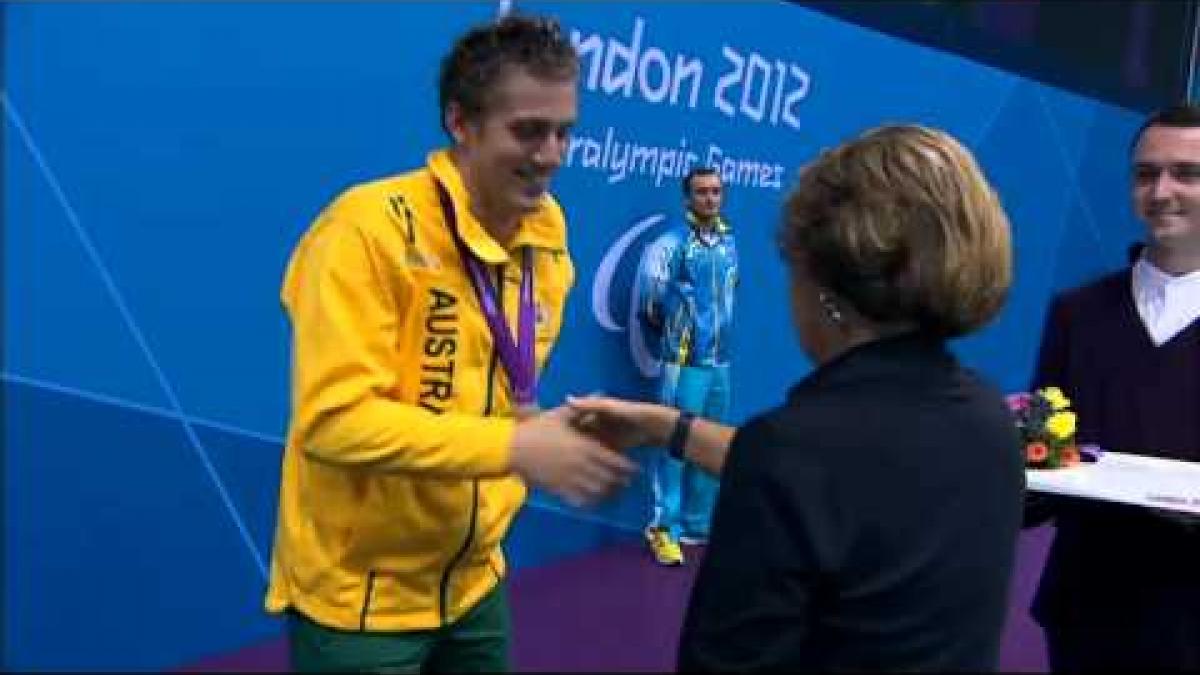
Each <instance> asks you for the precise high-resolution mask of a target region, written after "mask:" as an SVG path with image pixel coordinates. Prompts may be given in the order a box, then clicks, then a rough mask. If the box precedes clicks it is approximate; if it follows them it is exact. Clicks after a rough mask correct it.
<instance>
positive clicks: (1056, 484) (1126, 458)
mask: <svg viewBox="0 0 1200 675" xmlns="http://www.w3.org/2000/svg"><path fill="white" fill-rule="evenodd" d="M1025 481H1026V484H1027V485H1028V487H1029V489H1030V490H1036V491H1038V492H1053V493H1055V494H1061V495H1071V496H1074V497H1087V498H1090V499H1102V500H1105V501H1110V502H1121V503H1124V504H1135V505H1138V506H1147V507H1154V508H1159V509H1170V510H1172V511H1181V512H1184V513H1192V514H1196V515H1200V464H1198V463H1196V462H1182V461H1177V460H1170V459H1159V458H1157V457H1143V456H1141V455H1129V454H1125V453H1120V452H1105V453H1104V454H1102V455H1101V456H1100V459H1099V460H1098V461H1096V462H1095V463H1091V464H1079V465H1076V466H1073V467H1070V468H1066V469H1026V470H1025Z"/></svg>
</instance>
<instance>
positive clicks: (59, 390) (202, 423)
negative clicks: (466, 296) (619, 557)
mask: <svg viewBox="0 0 1200 675" xmlns="http://www.w3.org/2000/svg"><path fill="white" fill-rule="evenodd" d="M0 380H6V381H8V382H13V383H15V384H21V385H24V386H27V387H34V388H37V389H44V390H46V391H52V392H54V393H56V394H62V395H64V396H72V397H76V398H81V399H84V400H87V401H92V402H94V403H99V404H102V405H110V406H114V407H117V408H123V409H126V410H133V411H136V412H140V413H144V414H146V415H154V416H155V417H165V418H168V419H173V420H178V421H182V422H186V423H188V424H191V425H192V426H193V427H202V428H207V429H214V430H216V431H221V432H224V433H227V434H230V435H232V436H244V437H246V438H253V439H255V440H259V441H263V442H265V443H273V444H276V445H279V446H280V447H282V446H283V444H284V439H282V438H279V437H277V436H271V435H269V434H264V433H261V432H258V431H252V430H250V429H244V428H242V427H236V426H233V425H229V424H225V423H224V422H217V421H215V420H210V419H205V418H203V417H196V416H194V415H184V416H183V417H181V416H180V415H179V414H178V413H176V412H175V411H173V410H166V409H164V408H160V407H158V406H152V405H146V404H144V403H137V402H134V401H128V400H125V399H122V398H118V397H116V396H109V395H108V394H98V393H96V392H91V391H85V390H83V389H79V388H77V387H68V386H65V385H61V384H56V383H53V382H46V381H44V380H39V379H36V378H32V377H26V376H24V375H18V374H16V373H8V372H0ZM528 505H529V506H531V507H533V508H537V509H544V510H546V511H553V512H555V513H560V514H562V515H564V516H567V517H569V518H574V519H575V520H580V521H584V522H588V523H594V524H597V525H604V526H607V527H611V528H614V529H618V530H626V531H630V532H636V531H640V530H641V528H640V527H639V526H636V525H630V524H628V523H625V522H621V521H619V520H613V519H611V518H605V517H603V516H599V515H596V514H592V513H587V512H586V511H579V510H575V509H571V508H568V507H565V506H560V505H558V504H555V503H554V502H553V501H550V500H548V499H545V498H539V497H538V496H536V495H535V496H533V497H531V498H530V500H529V501H528Z"/></svg>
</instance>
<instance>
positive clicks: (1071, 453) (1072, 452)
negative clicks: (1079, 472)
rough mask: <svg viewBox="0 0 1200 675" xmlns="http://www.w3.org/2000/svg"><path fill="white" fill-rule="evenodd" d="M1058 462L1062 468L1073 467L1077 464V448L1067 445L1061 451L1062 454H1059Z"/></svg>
mask: <svg viewBox="0 0 1200 675" xmlns="http://www.w3.org/2000/svg"><path fill="white" fill-rule="evenodd" d="M1059 460H1061V461H1062V465H1063V466H1074V465H1076V464H1078V463H1079V448H1076V447H1075V446H1073V445H1068V446H1067V447H1065V448H1063V449H1062V453H1061V454H1059Z"/></svg>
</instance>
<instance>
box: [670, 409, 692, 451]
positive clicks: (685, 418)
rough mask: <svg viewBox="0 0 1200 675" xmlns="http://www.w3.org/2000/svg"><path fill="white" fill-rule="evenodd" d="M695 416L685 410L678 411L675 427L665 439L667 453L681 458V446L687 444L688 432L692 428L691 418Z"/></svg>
mask: <svg viewBox="0 0 1200 675" xmlns="http://www.w3.org/2000/svg"><path fill="white" fill-rule="evenodd" d="M694 419H696V416H695V415H693V414H692V413H690V412H688V411H686V410H680V411H679V417H676V418H675V428H674V429H672V430H671V439H670V440H669V441H667V454H668V455H670V456H672V457H674V458H675V459H678V460H680V461H682V460H683V448H684V446H685V445H687V438H688V432H689V431H691V430H692V420H694Z"/></svg>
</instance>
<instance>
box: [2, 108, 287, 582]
mask: <svg viewBox="0 0 1200 675" xmlns="http://www.w3.org/2000/svg"><path fill="white" fill-rule="evenodd" d="M0 105H2V106H3V107H4V112H5V116H6V117H7V118H8V120H9V122H10V123H11V124H12V126H13V128H14V129H15V130H16V132H17V134H18V136H19V137H20V138H21V140H22V141H23V143H24V145H25V148H26V149H27V150H28V151H29V154H30V156H31V157H32V158H33V161H34V163H35V164H36V165H37V167H38V170H39V171H40V172H41V174H42V177H43V178H44V179H45V180H46V184H47V185H48V186H49V187H50V190H51V192H52V193H53V194H54V198H55V199H56V200H57V201H58V204H59V206H60V207H62V210H63V214H64V215H65V216H66V218H67V221H68V222H69V223H70V225H71V227H72V229H73V230H74V231H75V234H76V235H77V236H78V237H79V242H80V244H81V245H82V246H83V248H84V251H85V252H86V254H87V256H88V258H89V259H90V260H91V262H92V264H93V266H95V268H96V272H97V273H98V274H99V275H100V279H101V281H102V282H103V284H104V287H105V290H107V291H108V294H109V296H110V297H111V298H112V301H113V304H114V305H116V308H117V311H118V312H119V313H120V315H121V319H122V320H123V321H124V322H125V326H126V327H127V328H128V329H129V332H130V334H131V335H132V336H133V339H134V341H135V342H136V343H137V345H138V348H139V349H141V351H142V354H143V355H144V356H145V358H146V362H147V363H148V364H149V366H150V369H151V370H152V371H153V372H154V376H155V378H156V379H157V380H158V384H159V386H160V387H161V388H162V391H163V393H164V394H165V395H166V397H167V401H168V402H169V403H170V406H171V408H172V410H173V411H174V416H175V418H176V419H178V420H179V422H180V424H181V425H182V426H183V430H184V433H185V435H186V436H187V439H188V441H189V444H190V445H191V447H192V449H193V450H194V451H195V454H196V457H197V458H198V459H199V460H200V464H201V465H202V466H203V467H204V470H205V472H206V473H207V474H208V477H209V478H210V479H211V481H212V484H213V487H214V488H215V489H216V491H217V495H218V496H219V497H220V499H221V503H222V505H223V506H224V507H225V510H226V512H227V513H228V514H229V517H230V519H231V520H232V521H233V524H234V526H235V527H236V528H237V530H238V533H239V535H240V536H241V538H242V541H243V542H244V543H245V545H246V548H247V549H248V550H249V551H250V555H251V556H252V557H253V558H254V563H255V565H256V566H257V568H258V572H259V574H260V575H261V576H262V578H263V579H266V578H267V567H266V564H265V563H264V562H263V556H262V554H261V553H260V552H259V550H258V547H256V546H255V545H254V539H253V537H251V535H250V530H249V528H247V527H246V523H245V521H244V520H243V518H242V516H241V514H240V513H238V510H237V507H236V506H235V505H234V503H233V499H232V498H231V497H230V496H229V491H228V490H227V489H226V487H225V484H224V482H223V481H222V480H221V476H220V474H219V473H218V472H217V470H216V467H215V466H214V465H213V463H212V460H211V459H210V457H209V455H208V452H207V451H206V450H205V448H204V445H203V443H201V441H200V438H199V436H197V435H196V430H195V428H194V427H193V426H192V423H191V421H190V419H189V417H188V416H187V415H186V414H185V413H184V412H183V407H182V406H181V405H180V403H179V398H178V396H176V394H175V388H174V387H173V386H172V385H171V382H170V380H168V379H167V376H166V373H165V372H164V371H163V369H162V367H161V366H160V365H159V363H158V359H157V358H156V357H155V356H154V352H153V351H152V350H151V349H150V345H149V344H148V343H147V342H146V338H145V335H144V334H143V333H142V330H141V328H140V327H139V326H138V323H137V321H136V320H135V319H134V316H133V313H132V312H131V311H130V309H129V306H128V305H127V304H126V302H125V298H124V296H123V295H122V294H121V291H120V289H119V288H118V287H117V284H116V282H115V280H114V279H113V277H112V274H110V273H109V271H108V268H107V266H106V265H105V264H104V260H103V258H101V256H100V252H99V251H98V250H97V249H96V247H95V245H94V244H93V243H92V239H91V237H90V236H89V235H88V233H87V230H86V229H84V227H83V224H82V222H81V221H80V219H79V215H78V214H77V213H76V212H75V209H74V207H72V206H71V202H70V200H68V199H67V195H66V193H65V192H64V191H63V189H62V185H61V184H60V183H59V181H58V179H57V177H56V176H55V174H54V171H53V170H52V169H51V168H50V165H49V164H48V163H47V162H46V159H45V157H44V156H43V155H42V152H41V150H40V149H39V148H38V145H37V143H36V142H35V141H34V139H33V136H32V135H31V134H30V133H29V130H28V129H27V128H26V127H25V124H24V122H23V121H22V119H21V115H20V114H19V113H18V111H17V109H16V106H15V105H14V104H13V102H12V100H11V99H10V98H9V96H8V92H7V91H0Z"/></svg>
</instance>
